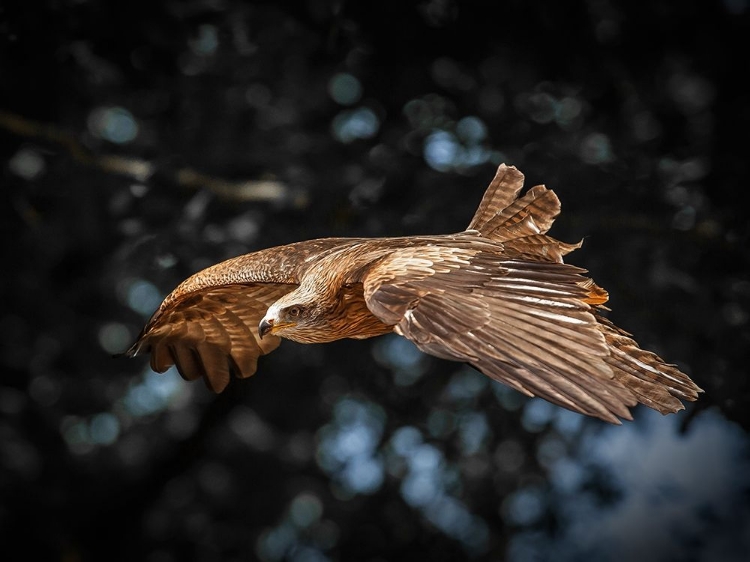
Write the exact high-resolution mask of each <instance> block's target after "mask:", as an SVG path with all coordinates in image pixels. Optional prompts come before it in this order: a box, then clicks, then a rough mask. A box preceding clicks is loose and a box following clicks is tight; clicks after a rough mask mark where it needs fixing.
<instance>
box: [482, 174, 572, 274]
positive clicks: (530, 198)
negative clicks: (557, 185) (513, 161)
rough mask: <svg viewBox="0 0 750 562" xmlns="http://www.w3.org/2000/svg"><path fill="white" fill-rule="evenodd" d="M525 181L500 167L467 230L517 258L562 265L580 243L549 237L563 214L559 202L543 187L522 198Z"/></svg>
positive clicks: (520, 176)
mask: <svg viewBox="0 0 750 562" xmlns="http://www.w3.org/2000/svg"><path fill="white" fill-rule="evenodd" d="M523 181H524V176H523V174H522V173H521V172H519V171H518V170H517V169H516V168H515V167H513V166H506V165H505V164H501V165H500V167H499V168H498V170H497V173H496V174H495V177H494V179H493V180H492V183H490V186H489V187H488V188H487V191H486V192H485V194H484V197H483V198H482V201H481V203H480V204H479V208H478V209H477V212H476V213H475V214H474V218H473V219H472V220H471V223H470V224H469V228H468V229H469V230H476V231H477V232H479V233H480V234H481V235H482V236H484V237H485V238H489V239H490V240H495V241H497V242H502V243H503V244H504V245H505V248H506V250H507V251H508V253H509V254H513V255H514V256H517V257H522V258H528V259H531V260H543V261H555V262H560V263H562V261H563V256H564V255H566V254H568V253H570V252H572V251H573V250H575V249H576V248H580V246H581V243H580V242H579V243H577V244H566V243H564V242H560V241H559V240H556V239H554V238H552V237H550V236H547V235H546V233H547V231H548V230H549V229H550V228H551V227H552V224H553V223H554V222H555V219H556V218H557V216H558V215H559V214H560V200H559V199H558V198H557V195H555V193H554V192H553V191H551V190H549V189H547V188H546V187H544V186H543V185H536V186H534V187H532V188H531V189H529V190H528V191H527V192H526V193H525V194H524V195H523V197H520V198H519V197H518V194H519V193H520V191H521V188H522V187H523Z"/></svg>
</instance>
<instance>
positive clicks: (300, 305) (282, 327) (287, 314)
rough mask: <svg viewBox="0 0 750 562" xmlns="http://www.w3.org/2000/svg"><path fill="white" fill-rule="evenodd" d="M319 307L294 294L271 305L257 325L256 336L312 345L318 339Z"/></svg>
mask: <svg viewBox="0 0 750 562" xmlns="http://www.w3.org/2000/svg"><path fill="white" fill-rule="evenodd" d="M319 308H320V307H319V306H318V305H317V304H316V303H315V302H308V301H306V300H304V299H303V298H301V295H298V294H295V292H292V293H289V294H287V295H285V296H284V297H282V298H280V299H279V300H277V301H276V302H275V303H273V304H272V305H271V306H270V307H268V310H267V311H266V315H265V316H264V317H263V319H262V320H261V321H260V324H258V335H259V336H260V337H261V338H263V336H266V335H268V334H271V335H274V336H280V337H283V338H287V339H290V340H294V341H299V342H302V343H314V342H315V340H316V337H319V336H320V334H319V331H320V328H321V326H320V325H319V324H320V323H319V321H318V320H319V316H320V309H319Z"/></svg>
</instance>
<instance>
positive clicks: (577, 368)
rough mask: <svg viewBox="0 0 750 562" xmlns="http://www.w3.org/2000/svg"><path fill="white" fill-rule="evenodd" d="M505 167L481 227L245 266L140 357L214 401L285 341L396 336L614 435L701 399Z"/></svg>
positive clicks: (547, 200)
mask: <svg viewBox="0 0 750 562" xmlns="http://www.w3.org/2000/svg"><path fill="white" fill-rule="evenodd" d="M522 185H523V175H522V174H521V173H520V172H518V170H516V169H515V168H512V167H506V166H500V168H499V169H498V172H497V175H496V176H495V178H494V180H493V182H492V183H491V184H490V187H489V188H488V190H487V192H486V194H485V196H484V198H483V200H482V202H481V204H480V206H479V209H478V210H477V212H476V214H475V216H474V218H473V220H472V221H471V224H470V225H469V228H468V229H467V230H466V231H464V232H460V233H456V234H448V235H438V236H411V237H400V238H324V239H318V240H309V241H304V242H297V243H294V244H289V245H286V246H279V247H276V248H269V249H266V250H261V251H259V252H255V253H251V254H246V255H244V256H239V257H237V258H233V259H230V260H227V261H225V262H222V263H220V264H217V265H215V266H212V267H209V268H207V269H205V270H203V271H201V272H199V273H197V274H195V275H193V276H192V277H190V278H189V279H187V280H186V281H184V282H183V283H181V284H180V285H179V286H178V287H177V288H176V289H175V290H174V291H173V292H172V293H171V294H170V295H169V296H167V298H166V299H165V300H164V302H163V303H162V304H161V306H160V307H159V309H158V310H157V311H156V313H155V314H154V316H153V317H152V318H151V320H150V322H149V323H148V324H147V326H146V327H145V328H144V330H143V332H142V333H141V335H140V337H139V338H138V341H137V342H136V343H135V344H134V345H133V346H132V347H131V348H130V350H128V355H131V356H132V355H136V354H137V353H139V352H140V351H148V350H150V351H151V365H152V368H153V369H154V370H155V371H158V372H163V371H164V370H166V369H167V368H169V367H170V366H171V365H172V364H175V365H176V366H177V368H178V370H179V372H180V373H181V374H182V376H183V377H184V378H186V379H189V380H192V379H196V378H200V377H203V378H204V380H205V381H206V383H207V384H208V386H209V387H210V388H212V389H214V390H215V391H217V392H218V391H221V390H223V389H224V388H225V387H226V385H227V384H228V383H229V380H230V378H231V374H232V373H234V374H235V375H236V376H239V377H247V376H250V375H252V374H253V373H254V372H255V370H256V367H257V359H258V357H259V356H260V355H264V354H266V353H269V352H270V351H272V350H273V349H275V348H276V347H277V346H278V345H279V342H280V339H279V338H280V337H284V338H287V339H291V340H295V341H298V342H301V343H325V342H330V341H334V340H338V339H342V338H357V339H363V338H369V337H373V336H379V335H382V334H386V333H389V332H396V333H397V334H400V335H402V336H404V337H407V338H408V339H410V340H411V341H413V342H414V343H415V345H416V346H417V347H418V348H420V349H421V350H422V351H425V352H427V353H430V354H432V355H435V356H437V357H442V358H445V359H450V360H455V361H463V362H467V363H470V364H471V365H473V366H474V367H476V368H477V369H479V370H480V371H482V372H483V373H484V374H486V375H488V376H490V377H492V378H494V379H496V380H499V381H501V382H504V383H505V384H508V385H510V386H512V387H513V388H515V389H517V390H519V391H521V392H523V393H525V394H527V395H537V396H542V397H544V398H546V399H548V400H550V401H552V402H554V403H556V404H559V405H561V406H564V407H566V408H569V409H572V410H574V411H578V412H581V413H584V414H588V415H592V416H596V417H599V418H601V419H604V420H607V421H610V422H614V423H618V421H619V420H618V417H620V418H626V419H631V416H630V412H629V410H628V408H629V407H631V406H634V405H635V404H636V403H637V402H641V403H644V404H646V405H648V406H650V407H652V408H655V409H657V410H659V411H661V412H662V413H669V412H674V411H677V410H679V409H682V408H683V406H682V403H681V402H680V399H683V400H695V399H696V398H697V393H698V392H700V389H699V388H698V387H697V386H696V385H695V384H694V383H693V382H692V381H691V380H690V379H689V378H688V377H687V376H686V375H685V374H683V373H681V372H680V371H679V370H678V369H677V368H676V367H674V366H672V365H668V364H666V363H664V362H663V361H662V360H661V359H660V358H659V357H658V356H657V355H655V354H653V353H651V352H648V351H644V350H642V349H640V348H639V347H638V345H637V344H636V343H635V341H633V340H632V339H631V338H630V336H629V334H627V333H625V332H623V331H622V330H620V329H619V328H617V327H615V326H614V325H613V324H612V323H611V322H609V321H608V320H607V319H606V318H604V317H603V316H602V315H601V311H602V309H603V304H604V303H605V302H606V301H607V293H606V291H604V290H603V289H601V288H600V287H598V286H597V285H596V284H595V283H594V282H593V281H592V280H591V279H589V278H587V277H585V276H584V274H585V273H586V272H585V270H583V269H580V268H577V267H575V266H572V265H569V264H565V263H563V256H564V255H565V254H567V253H569V252H570V251H572V250H574V249H575V248H577V247H578V246H579V245H571V244H565V243H562V242H560V241H558V240H555V239H554V238H551V237H549V236H547V235H546V232H547V230H548V229H549V228H550V226H551V225H552V222H553V221H554V219H555V217H556V216H557V214H558V213H559V210H560V205H559V201H558V199H557V197H556V196H555V195H554V193H553V192H552V191H550V190H547V189H546V188H544V187H543V186H536V187H533V188H531V189H530V190H529V191H528V192H527V193H526V194H525V195H524V196H523V197H521V198H520V199H519V198H518V193H519V191H520V189H521V187H522Z"/></svg>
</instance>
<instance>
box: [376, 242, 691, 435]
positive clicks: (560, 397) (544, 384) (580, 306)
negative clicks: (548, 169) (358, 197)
mask: <svg viewBox="0 0 750 562" xmlns="http://www.w3.org/2000/svg"><path fill="white" fill-rule="evenodd" d="M480 240H481V239H478V240H477V242H476V246H477V248H476V249H474V248H472V244H470V243H466V244H464V245H457V246H456V247H440V246H423V247H412V248H405V249H400V250H396V251H394V252H393V253H392V254H391V255H390V256H389V257H387V258H386V259H383V260H380V261H379V262H377V263H375V264H374V265H373V267H372V268H371V269H370V270H369V271H368V272H367V273H366V274H365V277H364V279H363V283H364V289H365V299H366V302H367V306H368V307H369V309H370V310H371V311H372V313H373V314H375V315H376V316H377V317H378V318H380V320H382V321H383V322H385V323H386V324H392V325H395V326H396V327H395V331H396V332H397V333H399V334H401V335H403V336H404V337H406V338H408V339H410V340H411V341H413V342H414V343H415V344H416V345H417V347H419V348H420V349H421V350H422V351H425V352H426V353H429V354H431V355H435V356H438V357H442V358H445V359H452V360H456V361H464V362H467V363H469V364H471V365H473V366H474V367H476V368H477V369H479V370H480V371H481V372H483V373H484V374H486V375H488V376H490V377H492V378H494V379H496V380H498V381H501V382H503V383H505V384H508V385H509V386H511V387H513V388H515V389H517V390H519V391H521V392H523V393H525V394H527V395H534V396H541V397H542V398H545V399H547V400H549V401H551V402H554V403H555V404H559V405H560V406H564V407H566V408H569V409H571V410H574V411H576V412H580V413H583V414H587V415H591V416H595V417H599V418H601V419H603V420H606V421H609V422H612V423H619V420H618V417H620V418H625V419H632V417H631V415H630V412H629V410H628V407H630V406H634V405H635V404H636V403H637V402H638V397H637V396H636V395H635V394H634V393H633V392H631V391H630V390H629V389H628V388H627V387H626V386H625V385H624V384H622V383H621V382H620V381H619V380H618V379H617V378H615V375H614V372H613V369H612V367H611V366H610V363H611V362H616V361H614V358H613V357H611V352H610V349H609V345H608V342H607V341H606V339H605V334H604V333H603V331H602V329H601V327H600V324H599V322H598V320H597V318H596V316H595V314H594V311H593V308H592V306H593V305H595V304H597V303H598V302H601V300H600V299H601V296H600V295H599V293H598V292H597V289H598V288H597V287H596V285H593V284H592V283H591V282H590V280H589V279H588V278H586V277H584V276H583V275H582V274H583V273H585V270H582V269H579V268H577V267H574V266H571V265H567V264H562V263H557V262H529V261H520V260H515V259H508V258H507V257H505V256H504V255H503V253H502V251H501V250H502V246H500V245H497V246H496V248H497V251H494V252H493V251H491V249H490V248H489V246H488V244H487V243H486V241H485V242H481V241H480ZM622 349H623V348H622V347H621V348H620V351H622ZM654 357H655V356H654ZM657 360H658V358H657ZM659 361H660V360H659ZM635 365H636V362H632V363H631V367H632V366H635ZM653 370H654V371H656V372H657V373H658V370H657V369H656V368H655V369H653ZM663 378H664V377H663V376H661V378H660V380H659V381H658V385H657V387H658V390H659V391H660V392H661V393H663V394H666V395H669V387H668V385H667V386H665V385H664V381H663V380H661V379H663ZM678 404H679V401H678ZM650 405H651V406H652V407H655V406H654V404H650ZM657 405H658V404H657ZM679 405H680V407H681V404H679ZM657 409H659V408H657Z"/></svg>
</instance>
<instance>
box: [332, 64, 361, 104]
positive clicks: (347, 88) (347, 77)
mask: <svg viewBox="0 0 750 562" xmlns="http://www.w3.org/2000/svg"><path fill="white" fill-rule="evenodd" d="M328 93H329V94H330V96H331V98H333V101H335V102H336V103H338V104H340V105H352V104H354V103H357V102H358V101H359V99H360V98H361V97H362V84H361V83H360V81H359V80H357V78H356V76H353V75H351V74H349V73H347V72H340V73H338V74H335V75H334V76H333V77H332V78H331V80H330V81H329V82H328Z"/></svg>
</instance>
